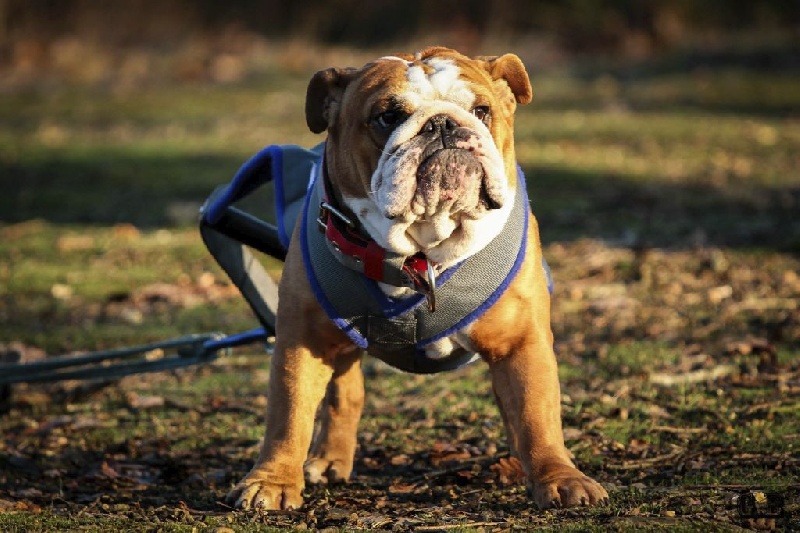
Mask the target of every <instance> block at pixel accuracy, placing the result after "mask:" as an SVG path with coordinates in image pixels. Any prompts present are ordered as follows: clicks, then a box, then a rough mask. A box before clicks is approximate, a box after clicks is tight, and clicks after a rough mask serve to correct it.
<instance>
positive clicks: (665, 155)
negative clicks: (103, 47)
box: [0, 58, 800, 531]
mask: <svg viewBox="0 0 800 533" xmlns="http://www.w3.org/2000/svg"><path fill="white" fill-rule="evenodd" d="M674 64H675V63H674V58H668V60H665V62H664V64H663V65H661V66H659V65H658V64H654V65H651V66H650V68H644V69H643V68H640V67H620V66H612V67H608V68H600V67H598V66H597V65H589V66H587V65H567V66H566V67H564V68H562V69H553V70H550V71H544V72H538V71H536V70H534V69H532V70H533V81H534V91H535V94H536V98H535V101H534V103H533V104H532V105H530V106H527V107H524V108H521V109H520V111H519V115H518V119H517V146H518V158H519V161H520V164H521V166H522V167H523V169H524V170H525V171H526V175H527V177H528V181H529V192H530V196H531V199H532V203H533V206H534V211H535V212H536V214H537V218H538V220H539V222H540V226H541V232H542V236H543V239H544V241H545V255H546V257H547V259H548V261H549V262H550V265H551V267H552V269H553V273H554V276H555V279H556V292H555V294H554V299H553V328H554V332H555V337H556V348H557V353H558V357H559V359H560V375H561V381H562V394H563V398H562V399H563V402H562V403H563V414H564V423H565V428H566V438H567V442H568V445H569V447H570V449H571V450H572V451H573V453H574V454H575V456H576V461H577V463H578V464H580V465H581V466H582V467H583V468H584V469H585V470H586V471H587V473H589V474H591V475H592V476H594V477H595V478H597V479H598V480H600V481H601V482H602V483H604V484H605V485H606V486H607V487H608V488H609V489H610V490H609V491H610V493H611V496H612V503H611V505H610V506H609V507H606V508H599V509H590V510H557V511H548V512H540V511H538V510H537V509H536V508H535V506H533V505H531V504H530V502H529V501H528V499H527V497H526V495H525V491H524V489H523V488H522V487H521V486H520V485H519V484H518V483H516V482H514V480H513V479H511V480H509V479H507V478H508V476H507V475H506V476H505V477H504V475H505V474H504V473H503V472H504V470H503V468H504V467H503V464H502V462H498V461H497V459H496V458H495V454H496V453H499V455H500V457H501V458H502V457H503V455H504V454H505V453H506V452H507V448H506V447H505V443H504V442H505V441H504V435H503V430H502V424H501V422H500V419H499V415H498V413H497V411H496V409H495V407H494V404H493V398H492V394H491V388H490V385H489V382H488V378H487V375H486V369H485V367H484V366H483V365H481V364H477V365H473V366H471V367H469V368H466V369H462V370H460V371H458V372H455V373H453V374H450V375H448V376H447V378H446V379H442V377H441V376H409V375H405V374H400V373H397V372H394V371H392V370H390V369H387V368H386V367H384V366H383V365H381V364H379V363H375V362H372V361H368V362H367V363H366V372H367V378H368V379H367V387H368V400H367V406H366V409H365V411H366V412H365V418H364V420H363V421H362V423H361V431H360V440H359V451H358V455H357V458H356V475H355V477H354V479H353V482H352V483H351V484H350V485H349V486H348V487H340V488H310V489H309V490H308V495H307V502H308V505H307V506H306V507H305V508H304V509H302V510H300V511H298V512H295V513H283V514H276V515H272V516H270V517H260V518H259V517H253V516H251V515H248V514H245V513H232V512H230V511H229V509H227V508H226V507H225V506H224V505H223V504H221V503H220V501H221V499H222V498H223V496H224V494H225V492H226V491H227V489H228V488H229V487H230V486H231V484H232V483H234V482H235V481H236V480H237V479H238V478H239V477H241V475H243V474H244V473H245V472H246V471H247V469H248V468H249V466H250V465H251V464H252V461H253V460H254V458H255V455H256V453H257V445H258V441H259V439H260V436H261V432H262V428H261V423H262V411H263V407H264V405H265V403H266V402H267V401H268V399H267V398H266V397H265V396H264V394H265V391H266V379H267V375H268V371H267V369H268V359H269V355H268V353H265V352H264V351H262V350H261V349H260V348H259V347H250V348H244V349H237V350H236V351H235V353H234V354H232V355H230V356H226V357H223V358H221V359H220V360H219V361H217V362H216V363H214V364H211V365H207V366H204V367H196V368H191V369H188V370H181V371H176V372H170V373H162V374H153V375H142V376H132V377H129V378H125V379H123V380H121V381H119V382H118V383H116V384H114V385H111V386H109V387H105V388H103V389H101V390H95V391H89V390H84V389H81V388H80V387H78V388H76V387H75V384H58V385H54V386H48V387H33V386H25V385H19V386H16V387H15V388H14V390H13V396H12V397H11V399H10V400H8V401H7V402H6V403H5V404H4V406H5V408H6V411H7V412H6V414H4V415H2V417H0V434H1V435H3V437H2V438H0V529H2V530H4V531H31V530H34V531H36V530H40V531H46V530H58V529H70V530H73V529H89V530H109V529H112V528H113V529H117V530H120V531H139V530H142V529H161V530H164V531H189V530H210V529H213V528H215V527H231V528H234V529H247V530H255V531H273V530H278V529H281V528H288V527H303V526H305V527H308V528H326V527H328V528H342V529H347V530H358V529H370V528H377V529H391V528H394V529H395V530H412V529H415V528H420V527H428V528H434V529H435V528H437V527H439V528H448V529H452V530H454V531H459V530H463V531H473V530H476V529H478V528H483V529H484V530H486V529H489V530H491V529H495V528H497V529H508V528H517V529H536V528H538V529H543V530H548V529H554V530H559V531H561V530H566V531H586V530H589V531H593V530H594V531H600V530H607V529H609V528H613V529H617V530H626V531H627V530H631V531H633V530H637V531H638V530H642V529H646V530H669V531H675V530H677V531H681V530H686V531H690V530H691V531H693V530H697V529H708V530H722V531H728V530H730V531H733V530H736V529H737V528H738V527H739V526H740V525H742V524H744V525H746V523H745V522H743V521H742V519H741V518H740V516H739V514H738V512H737V510H736V507H735V505H734V504H733V503H732V501H733V498H734V497H735V496H736V495H737V494H738V493H740V492H743V491H746V490H756V489H759V490H770V491H777V492H781V493H782V494H783V495H784V496H785V498H786V509H787V510H788V512H789V513H790V514H791V516H792V518H791V522H790V525H791V526H792V527H795V528H797V527H800V523H799V522H798V518H799V517H800V498H799V494H798V493H799V492H800V478H798V474H797V472H798V461H800V455H799V453H800V452H798V447H799V446H800V440H798V435H800V424H799V423H798V421H797V417H796V416H794V414H795V413H796V412H797V409H798V408H800V405H799V404H800V400H799V398H800V357H798V354H799V353H800V344H798V340H797V339H798V338H800V315H798V312H799V311H798V306H797V302H798V301H799V300H800V281H799V280H798V275H797V273H798V272H800V254H798V251H799V250H800V226H798V220H797V216H796V213H797V211H798V206H799V205H800V172H798V160H797V156H796V154H797V153H800V122H798V120H797V115H796V110H797V109H800V106H799V105H798V104H800V90H798V89H800V75H799V74H798V73H797V72H794V71H786V72H780V73H776V72H769V71H767V72H764V71H758V70H747V69H745V68H743V67H738V66H736V65H719V66H717V65H710V66H706V67H704V68H696V69H694V70H688V71H687V70H684V71H681V69H675V68H673V67H672V65H674ZM662 67H663V68H662ZM305 84H306V77H298V76H297V75H294V74H281V73H278V72H270V73H269V74H268V75H267V74H263V75H261V76H256V77H254V78H252V79H249V80H247V81H244V82H242V83H239V84H235V85H174V86H150V87H145V88H143V89H141V90H137V91H135V92H134V91H131V92H119V91H116V92H115V91H105V90H102V89H98V88H85V87H56V88H52V87H51V88H46V89H45V88H43V89H40V90H37V91H28V92H20V93H11V94H7V95H4V97H3V98H2V99H0V116H3V117H4V119H3V121H2V122H1V123H0V184H2V186H3V191H4V194H3V195H0V343H6V344H9V343H16V344H15V345H14V346H15V347H16V348H15V349H17V350H19V351H21V352H23V354H24V355H25V356H28V357H35V356H36V353H37V350H44V351H45V352H47V353H51V354H55V353H66V352H70V351H81V350H93V349H104V348H110V347H118V346H125V345H129V344H136V343H140V342H144V341H151V340H159V339H164V338H168V337H172V336H177V335H182V334H185V333H190V332H199V331H223V332H226V333H233V332H237V331H240V330H245V329H249V328H251V327H254V326H255V321H254V319H253V317H252V315H251V314H250V312H249V310H248V308H247V306H246V305H245V303H244V302H243V300H242V299H241V298H239V297H238V296H237V295H236V294H235V292H234V291H232V290H231V288H230V286H228V285H227V282H226V280H225V277H224V275H223V274H222V272H221V271H220V270H219V269H218V268H217V267H216V266H215V265H214V263H213V260H212V259H211V257H210V255H209V254H208V253H207V252H206V251H205V249H204V248H203V245H202V243H201V241H200V238H199V235H198V234H197V231H196V230H195V229H194V227H193V226H194V219H195V216H196V215H195V214H196V210H197V208H198V207H199V205H200V204H201V203H202V201H203V200H204V199H205V198H206V196H207V195H208V194H209V192H210V191H211V190H212V189H213V188H214V187H215V186H216V185H218V184H220V183H223V182H226V181H227V180H228V179H230V177H231V176H232V174H233V173H234V172H235V170H236V168H237V167H238V166H239V165H240V164H241V163H242V162H243V161H244V160H245V159H246V158H247V157H249V156H250V155H251V154H252V153H254V152H255V151H256V150H258V149H259V148H261V147H262V146H263V145H266V144H269V143H288V142H292V143H297V144H301V145H305V146H311V145H313V144H315V143H316V142H318V141H319V140H320V138H319V137H317V136H314V135H312V134H310V133H309V132H308V131H306V130H305V127H304V118H303V115H302V109H303V102H302V95H303V94H304V91H305ZM258 208H259V209H263V210H264V212H265V213H266V211H268V210H267V209H266V207H264V206H259V207H258ZM268 268H269V269H270V270H271V271H272V272H274V273H275V274H276V275H277V274H278V273H279V268H280V265H278V264H276V263H274V262H268ZM715 372H716V373H715ZM148 401H149V402H151V403H148ZM446 445H450V446H452V447H453V449H454V450H455V451H454V452H453V453H456V452H457V453H459V454H461V457H462V459H459V460H455V461H448V460H440V459H437V457H440V456H441V454H442V453H445V454H446V453H450V452H447V451H445V452H442V450H443V449H446V448H443V446H446ZM437 454H439V455H437ZM463 457H469V459H467V460H465V459H463ZM506 474H508V473H506ZM512 477H513V476H512ZM481 524H486V525H481ZM459 528H461V529H459Z"/></svg>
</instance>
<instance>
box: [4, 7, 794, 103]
mask: <svg viewBox="0 0 800 533" xmlns="http://www.w3.org/2000/svg"><path fill="white" fill-rule="evenodd" d="M798 24H800V5H798V4H797V3H796V2H787V1H782V0H761V1H743V0H734V1H730V2H725V4H724V5H722V4H720V3H719V2H715V1H712V0H697V1H692V0H646V1H636V0H622V1H612V0H565V1H556V0H538V1H526V0H494V1H485V0H481V1H478V0H462V1H455V0H443V1H439V2H427V1H424V0H406V1H403V2H396V1H389V0H374V1H370V2H364V1H358V0H295V1H293V2H284V1H279V0H237V1H231V2H224V3H221V2H216V1H213V0H197V1H192V0H131V1H129V2H125V3H122V4H120V3H117V2H111V1H106V0H62V1H58V0H2V1H0V74H1V75H2V78H1V79H2V87H3V88H5V89H10V88H15V87H20V86H24V85H26V84H35V83H42V82H45V81H49V82H65V83H69V82H73V83H106V84H111V85H114V86H119V87H122V86H131V85H136V84H141V83H145V82H148V81H149V82H152V81H154V80H158V81H161V82H164V81H178V82H185V81H202V80H211V81H217V82H236V81H239V80H241V79H242V78H244V77H247V76H249V75H253V74H254V73H256V72H259V71H262V70H264V69H265V68H268V67H270V66H272V67H279V68H287V69H294V70H302V71H305V70H307V69H310V68H314V67H316V66H318V65H321V64H324V63H325V62H326V61H327V59H328V58H329V57H330V55H331V53H335V52H336V51H338V53H343V50H345V49H348V50H350V51H351V52H353V53H355V52H356V51H362V52H363V51H365V50H369V49H384V48H387V47H389V48H392V47H397V48H401V49H407V48H409V47H411V48H414V47H418V46H420V45H421V44H430V43H441V44H445V45H448V46H452V47H456V48H458V49H460V50H461V51H463V52H465V53H467V54H477V53H486V51H487V49H489V50H494V49H498V48H503V49H507V48H512V49H514V50H516V51H517V52H518V53H519V54H520V55H522V56H523V57H524V59H525V60H526V62H528V63H529V64H530V65H531V66H534V67H547V66H554V65H558V64H562V63H563V62H564V61H568V60H571V59H574V58H575V57H585V56H605V57H615V58H625V59H635V60H647V59H653V58H656V57H659V56H663V55H664V54H669V53H675V52H677V51H683V52H684V53H687V54H690V55H692V54H691V52H693V53H694V54H697V55H693V57H692V59H691V61H689V62H687V63H686V66H687V67H691V68H697V67H699V66H700V64H701V63H703V56H702V55H701V54H700V52H705V53H706V54H708V55H709V56H711V57H707V59H709V60H716V61H721V60H725V59H728V60H733V59H738V60H739V61H742V62H745V63H750V64H753V65H754V66H759V67H761V68H774V69H777V68H786V67H795V68H796V67H797V66H798V65H797V63H798V62H799V61H800V58H798V57H797V54H796V52H797V48H796V47H793V46H791V45H796V44H797V31H798ZM770 45H771V46H770ZM765 47H766V49H765ZM776 48H777V50H776ZM780 51H782V52H783V54H781V53H780ZM768 52H772V53H768ZM774 52H778V53H777V54H775V53H774ZM732 54H733V55H734V56H735V57H733V56H732ZM345 57H346V55H345Z"/></svg>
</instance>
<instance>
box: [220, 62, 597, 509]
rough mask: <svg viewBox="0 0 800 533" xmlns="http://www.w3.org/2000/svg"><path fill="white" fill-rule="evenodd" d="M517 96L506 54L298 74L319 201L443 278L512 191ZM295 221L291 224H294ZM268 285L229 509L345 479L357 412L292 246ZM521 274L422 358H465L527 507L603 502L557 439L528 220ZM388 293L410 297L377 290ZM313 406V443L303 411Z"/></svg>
mask: <svg viewBox="0 0 800 533" xmlns="http://www.w3.org/2000/svg"><path fill="white" fill-rule="evenodd" d="M531 98H532V91H531V86H530V81H529V79H528V75H527V72H526V71H525V67H524V66H523V64H522V62H521V61H520V60H519V58H518V57H517V56H515V55H513V54H506V55H503V56H500V57H493V58H483V57H480V58H468V57H465V56H463V55H461V54H459V53H458V52H455V51H453V50H449V49H446V48H429V49H426V50H423V51H422V52H419V53H417V54H404V55H397V56H389V57H383V58H380V59H378V60H376V61H374V62H372V63H369V64H367V65H365V66H364V67H363V68H361V69H333V68H332V69H328V70H324V71H320V72H318V73H317V74H316V75H315V76H314V77H313V79H312V80H311V82H310V84H309V88H308V95H307V101H306V117H307V122H308V125H309V127H310V128H311V130H312V131H313V132H315V133H321V132H323V131H327V134H328V138H327V143H326V149H325V165H326V170H327V173H328V176H329V177H330V180H331V183H332V184H333V187H334V189H335V193H334V195H335V196H336V197H337V198H335V200H336V201H337V202H338V203H339V204H340V205H342V206H344V207H345V208H346V209H347V210H349V211H350V212H351V213H352V214H353V215H354V216H355V217H356V218H357V219H358V221H359V223H360V225H361V226H362V227H363V228H364V230H365V231H366V232H367V233H368V234H369V236H370V237H371V238H372V239H374V240H375V241H376V242H377V243H378V244H379V245H380V246H382V247H383V248H385V249H387V250H391V251H393V252H396V253H400V254H405V255H413V254H415V253H418V252H422V253H424V254H425V255H426V256H427V258H428V259H429V260H430V261H432V262H434V263H436V264H437V265H438V268H439V269H440V270H441V269H446V268H447V267H449V266H452V265H454V264H456V263H458V262H459V261H462V260H463V259H465V258H467V257H469V256H471V255H472V254H474V253H476V252H477V251H479V250H480V249H482V248H483V247H484V246H486V245H487V243H489V242H490V241H491V240H492V239H493V238H494V237H495V236H496V235H497V234H498V233H499V232H500V231H501V230H502V228H503V225H504V223H505V222H506V220H507V219H508V216H509V213H510V211H511V207H512V205H513V203H514V201H513V199H514V195H515V193H516V188H517V172H516V157H515V153H514V139H513V131H514V112H515V110H516V106H517V104H518V103H522V104H525V103H528V102H529V101H530V100H531ZM298 226H299V224H298ZM298 238H299V235H298V231H295V234H294V236H293V238H292V243H291V245H290V247H289V251H288V255H287V258H286V264H285V267H284V270H283V277H282V279H281V283H280V289H279V298H280V302H281V304H280V306H279V310H278V317H277V339H276V345H275V353H274V356H273V358H272V363H271V372H270V381H269V389H268V398H269V404H268V407H267V415H266V433H265V436H264V442H263V446H262V449H261V453H260V455H259V457H258V460H257V461H256V464H255V466H254V467H253V469H252V470H251V471H250V473H248V474H247V475H246V476H245V477H244V479H242V481H241V482H240V483H239V484H238V485H236V486H235V487H234V488H233V490H232V491H231V492H230V493H229V495H228V499H229V501H231V502H232V503H234V504H235V506H236V507H238V508H242V509H258V510H271V509H288V508H296V507H299V506H300V505H302V503H303V499H302V494H301V493H302V490H303V488H304V481H306V480H307V481H309V482H312V483H317V482H341V481H346V480H347V479H348V478H349V476H350V474H351V471H352V468H353V456H354V454H355V449H356V431H357V427H358V421H359V419H360V417H361V412H362V407H363V405H364V384H363V375H362V372H361V357H362V351H361V350H360V349H358V348H357V347H356V346H354V345H353V344H352V343H351V342H350V340H349V339H348V338H347V337H346V336H345V334H344V333H342V332H341V331H340V330H339V329H337V327H336V326H335V325H334V324H333V323H332V322H331V321H330V320H329V319H328V318H327V316H326V314H325V312H324V311H323V309H322V308H321V307H320V305H319V303H318V302H317V301H316V299H315V298H314V295H313V293H312V291H311V289H310V286H309V284H308V281H307V278H306V275H305V272H304V266H303V261H302V257H301V252H300V246H299V244H298ZM527 242H528V245H527V248H526V257H525V260H524V263H523V264H522V267H521V268H520V270H519V272H518V274H517V275H516V277H515V278H514V280H513V281H512V282H511V284H510V285H509V287H508V289H507V290H506V291H505V293H504V294H503V295H502V297H500V299H499V300H498V301H497V302H496V303H495V304H494V305H493V306H492V307H491V308H490V309H489V310H488V311H487V312H486V313H485V314H483V315H482V316H481V317H480V318H479V319H478V320H477V321H476V322H473V323H472V324H471V325H470V326H468V327H467V328H465V329H464V330H462V331H459V332H457V333H456V334H455V335H453V336H452V337H450V338H448V339H443V340H442V341H441V342H439V343H437V344H436V345H435V346H434V347H433V348H432V349H430V352H429V355H430V356H432V357H441V356H444V355H447V354H448V353H449V352H450V351H452V350H455V349H465V350H469V351H473V352H476V353H478V354H480V356H481V357H482V358H483V360H484V361H485V362H486V364H488V365H489V369H490V373H491V379H492V385H493V390H494V393H495V397H496V400H497V404H498V406H499V408H500V412H501V414H502V417H503V421H504V422H505V425H506V428H507V431H508V435H509V440H510V445H511V448H512V450H513V451H514V453H515V455H516V456H517V457H518V458H519V459H520V462H521V464H522V467H523V469H524V472H525V475H526V477H527V480H528V486H529V487H530V489H531V490H532V492H531V493H532V496H533V500H534V501H535V503H536V504H537V505H538V506H539V507H541V508H547V507H553V506H572V505H592V504H597V503H601V502H604V501H606V500H607V498H608V495H607V493H606V491H605V490H604V489H603V487H602V486H600V485H599V484H598V483H597V482H595V481H594V480H592V479H590V478H589V477H587V476H585V475H584V474H583V473H581V472H580V471H579V470H577V469H576V468H575V466H574V464H573V463H572V461H571V459H570V453H569V452H568V451H567V449H566V448H565V446H564V439H563V435H562V429H561V402H560V392H559V382H558V374H557V367H556V359H555V356H554V353H553V348H552V345H553V338H552V333H551V329H550V296H549V293H548V290H547V283H546V280H545V274H544V272H543V269H542V266H541V265H542V257H541V245H540V242H539V234H538V228H537V225H536V221H535V219H534V218H533V216H530V223H529V234H528V241H527ZM382 287H383V289H384V290H385V291H386V292H387V294H390V295H392V296H402V295H403V294H404V293H407V292H408V291H409V290H410V289H407V288H397V287H391V286H389V285H385V284H384V285H382ZM322 402H324V403H323V407H322V409H321V410H320V413H321V415H320V416H321V419H320V420H319V430H318V431H317V433H316V437H315V438H314V441H313V442H312V435H314V423H315V414H316V413H317V410H318V407H319V406H320V404H321V403H322Z"/></svg>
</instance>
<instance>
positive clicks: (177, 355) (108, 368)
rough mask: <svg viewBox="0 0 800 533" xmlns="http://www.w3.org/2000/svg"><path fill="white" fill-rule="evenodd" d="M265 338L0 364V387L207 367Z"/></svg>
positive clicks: (179, 342) (198, 338)
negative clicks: (224, 356)
mask: <svg viewBox="0 0 800 533" xmlns="http://www.w3.org/2000/svg"><path fill="white" fill-rule="evenodd" d="M267 338H268V336H267V333H266V332H265V331H264V329H263V328H258V329H253V330H250V331H245V332H243V333H239V334H236V335H230V336H225V335H222V334H220V333H203V334H195V335H186V336H183V337H177V338H174V339H169V340H165V341H160V342H152V343H148V344H141V345H138V346H130V347H126V348H117V349H112V350H100V351H96V352H90V353H87V354H83V355H60V356H51V357H48V358H47V359H45V360H43V361H35V362H32V363H0V385H11V384H14V383H47V382H52V381H61V380H70V379H97V380H112V379H119V378H122V377H125V376H128V375H131V374H142V373H148V372H161V371H164V370H175V369H177V368H183V367H186V366H192V365H197V364H203V363H210V362H212V361H214V360H215V359H216V358H217V357H218V356H219V354H220V352H225V351H228V350H230V349H231V348H234V347H236V346H243V345H246V344H252V343H255V342H266V341H267ZM170 352H174V353H170ZM107 363H111V364H107Z"/></svg>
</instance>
